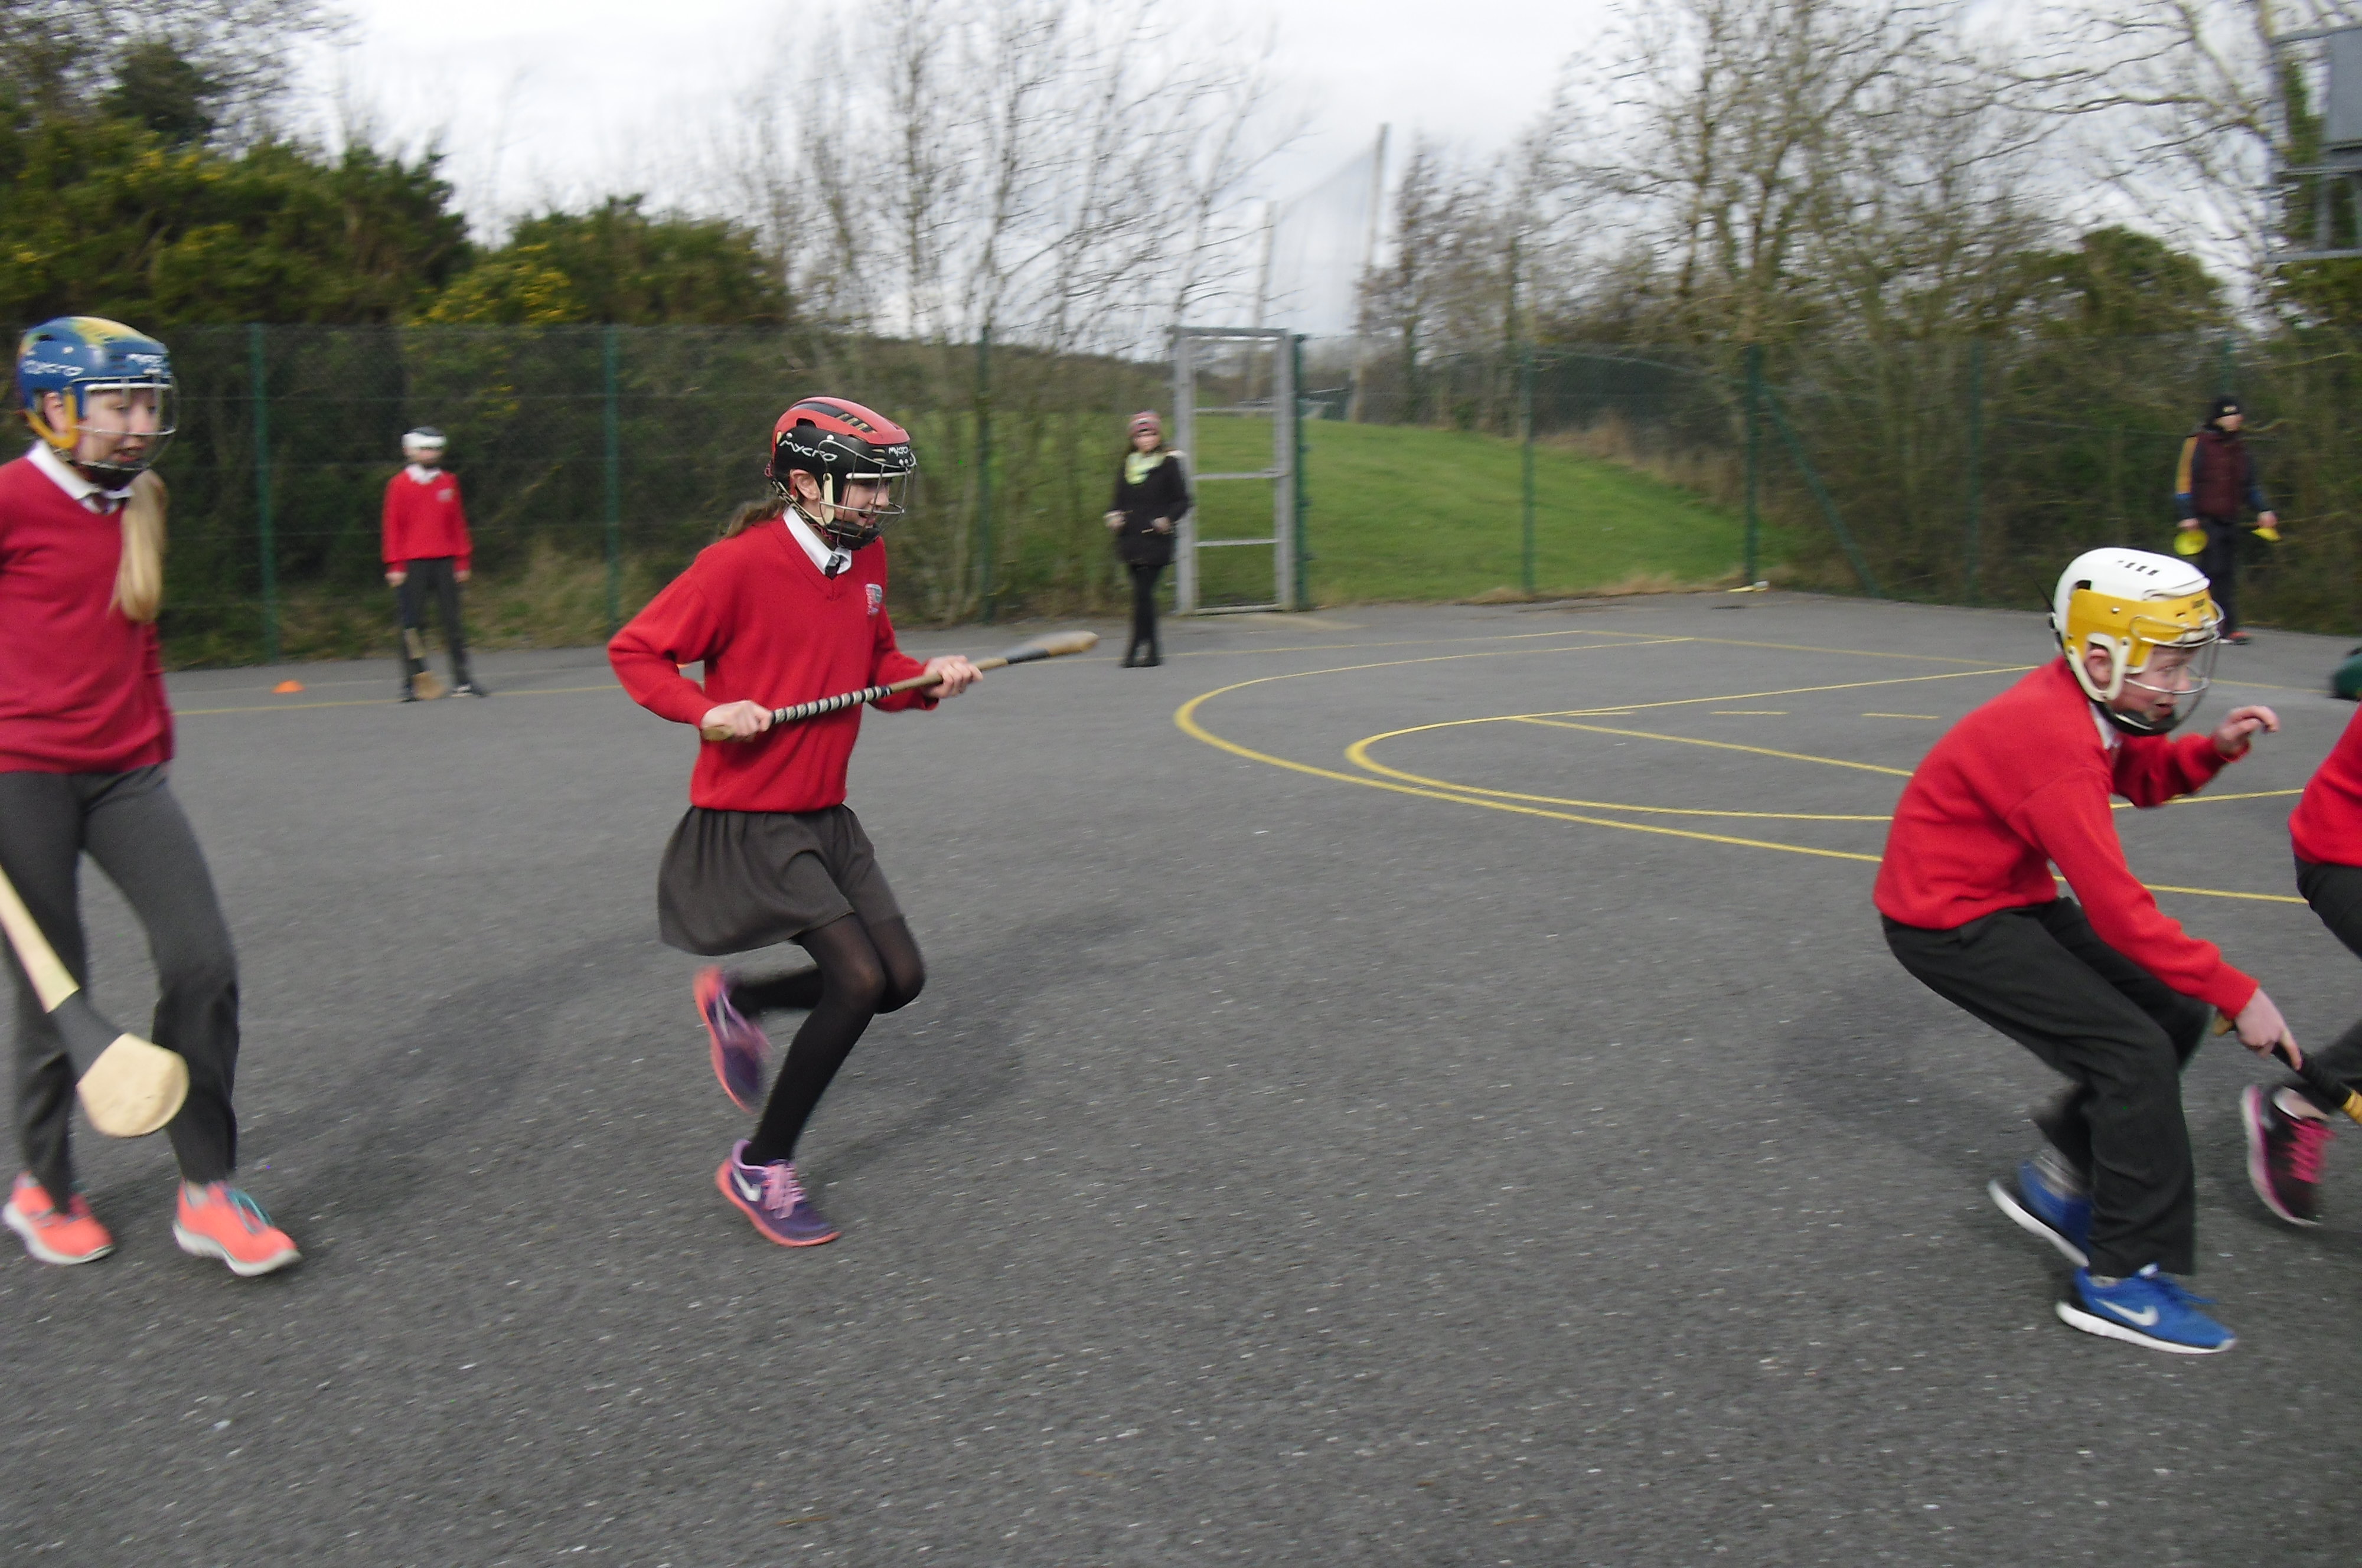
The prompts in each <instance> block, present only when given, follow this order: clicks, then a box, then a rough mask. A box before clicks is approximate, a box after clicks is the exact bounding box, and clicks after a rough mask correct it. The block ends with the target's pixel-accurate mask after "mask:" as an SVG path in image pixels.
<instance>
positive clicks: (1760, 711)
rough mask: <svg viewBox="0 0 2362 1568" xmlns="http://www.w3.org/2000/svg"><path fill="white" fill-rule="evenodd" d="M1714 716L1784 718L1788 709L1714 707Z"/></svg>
mask: <svg viewBox="0 0 2362 1568" xmlns="http://www.w3.org/2000/svg"><path fill="white" fill-rule="evenodd" d="M1714 716H1715V717H1716V718H1717V719H1784V718H1786V717H1787V716H1788V710H1787V709H1785V708H1716V710H1714ZM1599 717H1601V718H1605V717H1606V714H1604V713H1603V714H1600V715H1599Z"/></svg>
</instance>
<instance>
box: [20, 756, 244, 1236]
mask: <svg viewBox="0 0 2362 1568" xmlns="http://www.w3.org/2000/svg"><path fill="white" fill-rule="evenodd" d="M166 772H167V770H166V769H165V768H162V767H142V768H138V769H136V770H134V771H132V772H129V773H0V870H5V871H6V872H7V874H8V880H9V882H10V883H12V884H13V885H14V886H15V887H16V889H17V897H19V898H21V899H23V900H25V907H26V909H28V911H31V912H32V916H33V921H34V922H35V923H36V924H38V925H39V927H40V928H41V934H43V935H44V936H46V937H48V938H49V939H50V946H51V947H52V948H54V949H55V950H56V951H57V955H58V960H59V962H61V963H62V964H63V965H65V966H66V969H67V972H68V973H70V974H72V976H73V977H74V978H75V979H76V980H79V981H81V982H82V983H83V985H85V986H87V985H88V984H89V983H90V956H89V954H88V952H87V950H86V948H85V946H84V944H83V929H82V914H81V911H80V909H79V908H78V903H77V898H76V888H77V883H78V880H79V876H80V871H81V862H82V856H83V854H84V853H87V854H88V855H89V856H90V857H91V858H92V859H93V860H94V861H96V862H97V863H98V867H99V869H100V870H102V871H104V872H105V873H106V875H107V878H108V879H109V880H111V881H112V882H114V884H115V885H116V888H117V889H121V891H122V893H123V898H124V901H125V902H127V903H128V904H129V905H130V906H131V912H132V913H133V914H135V915H137V916H138V919H139V923H140V925H141V926H142V927H143V928H144V929H145V930H146V931H147V933H148V951H149V955H150V956H151V957H152V958H153V959H154V960H155V964H156V983H157V997H156V1017H155V1021H154V1022H153V1023H152V1024H151V1025H150V1027H149V1038H150V1039H152V1040H154V1041H155V1042H156V1043H157V1044H159V1045H161V1046H163V1047H165V1048H166V1049H168V1050H171V1051H177V1052H179V1053H180V1054H181V1055H182V1056H183V1057H184V1058H186V1059H187V1061H188V1064H189V1098H188V1099H187V1101H186V1102H185V1103H183V1104H182V1107H181V1111H180V1114H179V1115H177V1116H175V1117H173V1118H172V1120H171V1122H170V1123H168V1124H167V1125H166V1126H165V1129H164V1132H165V1135H166V1136H167V1137H169V1138H171V1141H172V1153H173V1154H175V1155H176V1156H178V1158H179V1160H180V1164H181V1175H182V1177H183V1178H184V1179H186V1180H188V1181H193V1182H208V1181H220V1180H222V1179H223V1178H225V1177H226V1176H228V1175H229V1174H230V1172H231V1171H233V1170H235V1169H236V1168H237V1113H236V1112H235V1111H234V1110H231V1109H230V1089H231V1086H232V1080H233V1079H234V1078H235V1077H237V954H236V953H235V952H234V951H232V949H231V947H230V940H229V925H228V923H227V922H226V921H224V920H223V919H222V912H221V903H220V901H219V900H216V899H215V897H214V879H213V874H212V873H211V872H210V871H208V870H206V869H205V857H204V852H203V851H202V850H200V849H199V848H198V847H197V835H196V834H195V833H193V831H191V829H190V827H189V819H188V818H187V817H186V816H185V815H183V814H182V811H181V803H180V801H177V800H174V799H173V798H172V791H171V787H170V786H169V785H168V784H167V782H166V778H165V776H166ZM0 945H5V944H0ZM8 969H9V973H10V974H12V975H14V976H15V977H16V979H17V1149H18V1152H19V1153H20V1154H22V1156H23V1158H24V1161H25V1165H26V1167H27V1168H28V1169H29V1170H30V1171H31V1172H32V1173H33V1176H34V1178H35V1179H36V1180H38V1181H39V1183H40V1184H41V1185H42V1186H43V1187H46V1188H48V1189H49V1193H50V1198H51V1199H52V1200H53V1201H55V1202H59V1203H63V1202H64V1201H65V1196H66V1194H67V1193H69V1192H71V1191H72V1190H73V1164H72V1156H71V1154H69V1152H68V1147H67V1122H68V1121H69V1119H70V1117H71V1114H72V1109H73V1102H74V1066H73V1063H72V1060H71V1059H70V1058H69V1057H68V1056H67V1055H66V1047H65V1043H64V1041H62V1040H61V1039H60V1038H59V1036H58V1032H57V1031H56V1030H55V1029H54V1028H52V1027H51V1026H50V1021H49V1017H48V1015H47V1014H45V1013H43V1012H42V1010H41V1002H40V998H39V996H38V995H36V994H35V992H34V990H33V983H32V981H31V979H30V978H29V977H28V976H27V975H26V973H25V971H24V967H23V966H21V965H19V964H18V963H17V961H16V955H15V953H14V952H13V951H11V953H10V954H9V964H8ZM118 1021H119V1020H118ZM85 1065H87V1064H85Z"/></svg>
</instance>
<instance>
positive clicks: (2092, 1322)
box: [2058, 1264, 2239, 1355]
mask: <svg viewBox="0 0 2362 1568" xmlns="http://www.w3.org/2000/svg"><path fill="white" fill-rule="evenodd" d="M2202 1306H2210V1307H2211V1306H2213V1302H2211V1301H2209V1300H2208V1299H2207V1298H2206V1297H2203V1296H2192V1295H2191V1294H2190V1292H2188V1291H2187V1290H2184V1289H2182V1288H2181V1286H2179V1285H2176V1284H2175V1283H2174V1282H2173V1281H2172V1280H2170V1279H2168V1278H2167V1277H2166V1276H2165V1275H2161V1274H2159V1273H2158V1272H2157V1264H2149V1265H2148V1267H2147V1268H2145V1269H2143V1270H2141V1271H2140V1272H2139V1273H2138V1274H2136V1275H2129V1276H2127V1277H2126V1278H2124V1279H2120V1280H2118V1281H2116V1283H2115V1284H2114V1285H2094V1284H2092V1271H2091V1270H2090V1269H2087V1268H2079V1269H2077V1270H2076V1271H2075V1294H2074V1295H2073V1296H2072V1297H2070V1298H2069V1299H2067V1300H2065V1301H2061V1302H2060V1303H2058V1316H2059V1318H2060V1319H2061V1320H2064V1321H2065V1322H2066V1323H2067V1324H2068V1325H2069V1326H2070V1327H2072V1328H2077V1329H2081V1330H2082V1331H2084V1332H2085V1333H2087V1334H2098V1335H2099V1336H2101V1337H2102V1338H2103V1339H2110V1340H2122V1341H2124V1342H2125V1343H2126V1344H2134V1345H2147V1347H2148V1348H2149V1349H2151V1350H2161V1351H2169V1352H2171V1353H2173V1354H2175V1355H2213V1354H2215V1353H2218V1352H2222V1351H2226V1350H2229V1349H2230V1348H2231V1347H2232V1346H2233V1345H2235V1344H2237V1343H2238V1342H2239V1339H2238V1336H2237V1335H2235V1334H2234V1333H2232V1332H2231V1331H2230V1330H2228V1329H2226V1328H2224V1326H2223V1325H2222V1324H2220V1323H2218V1322H2216V1321H2215V1320H2213V1319H2212V1318H2210V1317H2208V1316H2207V1315H2206V1314H2205V1313H2203V1312H2201V1311H2200V1310H2198V1309H2199V1308H2200V1307H2202Z"/></svg>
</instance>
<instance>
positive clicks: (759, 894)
mask: <svg viewBox="0 0 2362 1568" xmlns="http://www.w3.org/2000/svg"><path fill="white" fill-rule="evenodd" d="M901 912H902V910H901V906H900V905H899V904H897V903H896V902H895V901H894V889H891V888H889V887H888V886H887V885H886V874H885V873H884V872H883V871H880V870H879V869H877V851H876V850H875V849H873V848H872V847H871V846H870V843H869V835H868V834H866V833H864V832H862V831H861V819H860V818H858V817H856V816H855V815H854V814H853V812H852V811H851V810H850V809H849V808H847V807H844V806H831V807H829V808H828V809H827V810H826V811H822V812H717V811H711V810H709V809H707V808H706V807H703V806H691V807H690V809H689V814H688V815H687V816H685V817H683V818H681V819H680V825H679V827H677V828H675V829H673V830H672V841H671V842H670V843H669V844H667V845H665V853H664V867H663V869H662V870H660V871H658V872H657V931H658V932H659V933H661V934H662V935H663V937H664V940H665V944H666V945H667V946H670V947H678V948H679V949H680V950H681V951H683V952H685V953H702V954H708V955H711V954H719V953H745V952H749V951H751V950H753V949H755V948H757V947H768V946H771V945H772V944H775V943H780V942H791V941H793V940H795V939H796V938H797V937H799V936H801V935H802V934H803V933H805V932H808V931H817V930H818V929H820V928H821V927H822V926H823V925H826V924H828V923H829V922H831V921H833V920H842V919H843V918H844V916H846V915H848V914H857V915H859V916H860V917H861V919H862V922H863V923H864V924H866V925H870V926H876V925H880V924H882V923H884V922H887V921H889V920H893V919H895V918H896V917H898V916H899V915H900V914H901Z"/></svg>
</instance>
